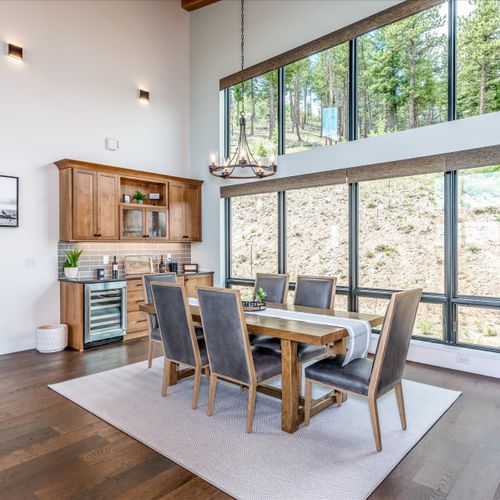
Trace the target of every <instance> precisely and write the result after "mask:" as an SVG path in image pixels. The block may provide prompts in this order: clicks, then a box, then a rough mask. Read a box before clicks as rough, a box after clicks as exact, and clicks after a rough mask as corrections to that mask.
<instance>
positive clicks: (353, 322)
mask: <svg viewBox="0 0 500 500" xmlns="http://www.w3.org/2000/svg"><path fill="white" fill-rule="evenodd" d="M189 304H190V305H192V306H198V305H199V303H198V299H194V298H190V299H189ZM246 314H257V315H260V316H272V317H274V318H280V319H290V320H295V321H304V322H306V323H316V324H319V325H331V326H337V327H340V328H345V329H346V330H347V333H348V334H349V346H348V347H349V348H348V350H347V354H346V357H345V359H344V362H343V363H342V366H345V365H347V364H348V363H350V362H351V361H353V360H355V359H358V358H366V356H367V355H368V347H369V345H370V335H371V332H372V327H371V325H370V323H369V322H368V321H365V320H361V319H352V318H341V317H339V316H326V315H324V314H312V313H304V312H297V311H284V310H282V309H273V308H268V309H264V310H263V311H252V312H247V313H246Z"/></svg>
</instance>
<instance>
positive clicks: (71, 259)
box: [63, 250, 83, 269]
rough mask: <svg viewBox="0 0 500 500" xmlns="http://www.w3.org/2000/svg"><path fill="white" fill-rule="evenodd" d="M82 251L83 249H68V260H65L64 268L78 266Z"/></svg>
mask: <svg viewBox="0 0 500 500" xmlns="http://www.w3.org/2000/svg"><path fill="white" fill-rule="evenodd" d="M82 252H83V250H66V252H65V253H66V260H65V261H64V264H63V269H64V268H65V267H78V261H79V260H80V255H82Z"/></svg>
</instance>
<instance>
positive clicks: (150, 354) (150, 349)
mask: <svg viewBox="0 0 500 500" xmlns="http://www.w3.org/2000/svg"><path fill="white" fill-rule="evenodd" d="M153 351H154V345H153V339H152V338H151V337H149V347H148V368H151V366H153Z"/></svg>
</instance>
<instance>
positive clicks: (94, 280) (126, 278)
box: [58, 271, 214, 285]
mask: <svg viewBox="0 0 500 500" xmlns="http://www.w3.org/2000/svg"><path fill="white" fill-rule="evenodd" d="M158 274H159V273H158ZM165 274H168V273H165ZM204 274H214V272H213V271H198V272H196V273H177V276H195V275H198V276H199V275H204ZM140 279H142V274H141V275H139V274H130V275H128V276H125V275H122V276H120V277H119V278H104V279H102V280H99V279H97V278H75V279H69V278H65V277H64V276H60V277H59V278H58V281H66V282H67V283H82V284H83V285H85V284H92V283H109V282H113V281H130V280H140Z"/></svg>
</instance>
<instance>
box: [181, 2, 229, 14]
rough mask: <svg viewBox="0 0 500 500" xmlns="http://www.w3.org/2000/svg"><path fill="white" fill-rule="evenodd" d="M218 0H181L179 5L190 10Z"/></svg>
mask: <svg viewBox="0 0 500 500" xmlns="http://www.w3.org/2000/svg"><path fill="white" fill-rule="evenodd" d="M216 2H220V0H181V5H182V8H183V9H184V10H187V11H189V12H192V11H193V10H197V9H201V8H202V7H206V6H207V5H211V4H213V3H216Z"/></svg>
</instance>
